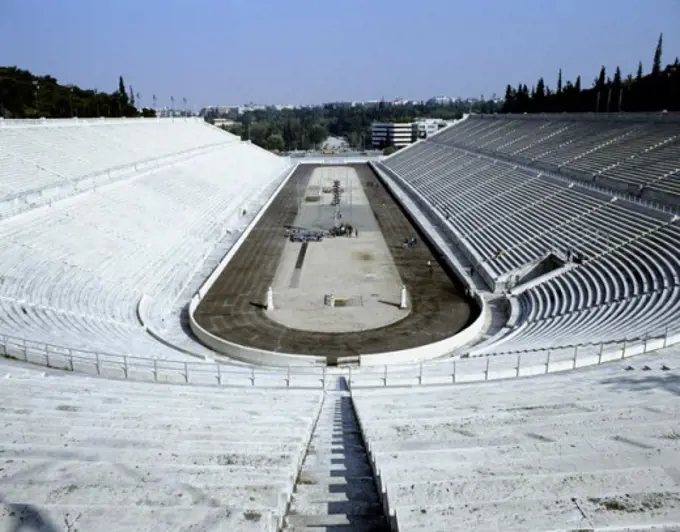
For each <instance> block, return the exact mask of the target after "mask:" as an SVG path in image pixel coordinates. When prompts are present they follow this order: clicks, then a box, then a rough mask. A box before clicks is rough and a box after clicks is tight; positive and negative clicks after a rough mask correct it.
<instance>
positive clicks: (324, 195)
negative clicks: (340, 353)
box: [266, 166, 409, 332]
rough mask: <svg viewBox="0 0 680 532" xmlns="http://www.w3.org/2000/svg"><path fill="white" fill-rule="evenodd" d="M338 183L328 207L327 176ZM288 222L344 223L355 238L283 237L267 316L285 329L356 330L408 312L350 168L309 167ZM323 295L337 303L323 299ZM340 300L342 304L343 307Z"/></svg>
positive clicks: (317, 226) (321, 225) (307, 224)
mask: <svg viewBox="0 0 680 532" xmlns="http://www.w3.org/2000/svg"><path fill="white" fill-rule="evenodd" d="M334 180H338V181H340V183H341V187H342V188H343V192H342V194H341V197H340V203H339V205H338V206H337V207H336V206H334V205H333V204H332V201H333V194H332V192H331V191H330V190H331V188H332V186H333V181H334ZM301 197H302V200H301V205H300V207H299V210H298V215H297V217H296V218H295V221H294V223H293V225H295V226H297V227H304V228H306V229H314V230H329V229H331V228H332V227H333V226H334V225H335V224H336V223H346V224H350V225H351V226H352V227H354V228H356V229H357V230H358V234H357V235H356V236H354V235H352V236H351V237H335V238H325V239H324V240H323V241H322V242H310V243H309V244H307V245H305V244H302V243H299V242H290V241H289V240H287V241H286V243H285V245H284V246H283V251H282V255H281V259H280V261H279V267H278V269H277V271H276V275H275V277H274V283H273V291H274V307H275V308H274V310H273V311H270V312H267V314H266V315H267V317H268V318H269V319H271V320H274V321H276V322H278V323H280V324H281V325H285V326H286V327H289V328H291V329H300V330H309V331H319V332H356V331H365V330H368V329H376V328H378V327H384V326H386V325H390V324H391V323H394V322H396V321H399V320H401V319H403V318H405V317H406V316H407V315H408V313H409V311H408V309H406V310H402V309H400V308H399V302H400V293H401V286H402V282H401V279H400V276H399V271H398V270H397V267H396V265H395V263H394V260H393V259H392V254H391V253H390V250H389V248H388V246H387V243H386V242H385V239H384V238H383V235H382V232H381V231H380V227H379V226H378V222H377V220H376V219H375V216H374V215H373V211H372V209H371V206H370V204H369V202H368V198H367V197H366V194H365V192H364V189H363V187H362V186H361V182H360V180H359V176H358V175H357V171H356V169H355V168H352V167H349V166H333V167H318V168H315V169H314V170H313V171H312V174H311V176H310V179H309V183H308V184H307V190H306V193H305V194H303V195H301ZM330 294H334V296H335V297H336V298H337V299H338V305H340V304H341V303H342V304H343V306H336V307H331V306H329V305H326V304H324V297H325V296H327V295H330ZM345 304H346V306H344V305H345Z"/></svg>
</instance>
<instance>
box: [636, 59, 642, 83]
mask: <svg viewBox="0 0 680 532" xmlns="http://www.w3.org/2000/svg"><path fill="white" fill-rule="evenodd" d="M635 79H636V80H637V81H640V80H641V79H642V61H640V62H639V63H638V69H637V74H636V76H635Z"/></svg>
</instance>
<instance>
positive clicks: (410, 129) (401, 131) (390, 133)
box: [371, 122, 416, 148]
mask: <svg viewBox="0 0 680 532" xmlns="http://www.w3.org/2000/svg"><path fill="white" fill-rule="evenodd" d="M415 134H416V127H415V123H413V122H406V123H402V124H397V123H393V122H375V123H374V124H373V125H372V126H371V143H372V144H373V147H375V148H384V147H386V146H394V147H395V148H403V147H404V146H408V145H409V144H411V143H412V142H413V141H414V140H415Z"/></svg>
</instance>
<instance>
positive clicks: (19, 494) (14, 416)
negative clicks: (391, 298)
mask: <svg viewBox="0 0 680 532" xmlns="http://www.w3.org/2000/svg"><path fill="white" fill-rule="evenodd" d="M0 378H2V386H0V404H1V405H2V419H3V429H4V430H3V432H2V436H0V486H1V488H0V493H1V498H0V529H2V530H23V529H24V528H23V527H22V526H20V525H21V524H22V523H23V524H24V526H26V527H27V528H26V530H28V529H30V530H55V531H56V530H62V529H63V530H116V531H121V532H122V531H138V530H208V529H211V530H213V529H214V530H217V529H220V530H239V531H241V530H243V531H246V530H253V531H255V530H257V531H271V532H274V531H276V530H278V528H277V527H278V526H280V525H281V523H282V521H283V516H284V514H285V511H286V508H287V505H288V502H289V501H290V498H291V495H292V492H293V487H294V484H295V479H296V476H297V472H298V469H299V467H300V464H301V463H302V459H303V457H304V453H305V450H306V447H307V445H308V443H309V439H310V437H311V433H312V429H313V426H314V422H315V420H316V417H317V415H318V412H319V409H320V406H321V392H320V391H319V392H312V391H309V390H307V391H295V390H281V391H275V390H257V389H242V388H231V389H229V388H224V389H222V390H220V391H219V393H216V392H215V389H214V388H210V387H208V388H203V387H191V386H176V385H160V384H159V385H155V386H154V385H149V384H134V383H129V382H118V381H111V380H106V379H95V378H87V377H77V376H75V377H74V376H60V375H49V376H40V374H38V373H37V372H35V371H32V372H31V373H28V372H26V371H22V370H21V368H18V367H16V366H1V365H0ZM36 523H42V524H43V526H44V527H45V528H40V527H38V526H37V525H36ZM69 526H71V527H72V528H68V527H69ZM49 527H51V528H49ZM64 527H66V528H64Z"/></svg>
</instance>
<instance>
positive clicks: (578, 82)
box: [574, 76, 581, 92]
mask: <svg viewBox="0 0 680 532" xmlns="http://www.w3.org/2000/svg"><path fill="white" fill-rule="evenodd" d="M574 90H575V91H576V92H581V76H576V83H574Z"/></svg>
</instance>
